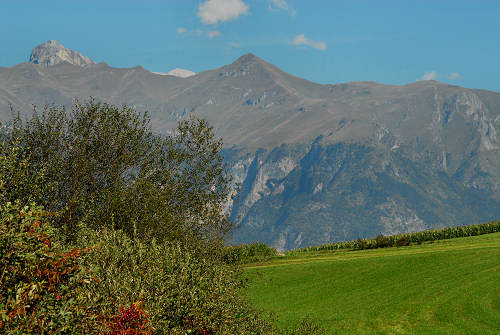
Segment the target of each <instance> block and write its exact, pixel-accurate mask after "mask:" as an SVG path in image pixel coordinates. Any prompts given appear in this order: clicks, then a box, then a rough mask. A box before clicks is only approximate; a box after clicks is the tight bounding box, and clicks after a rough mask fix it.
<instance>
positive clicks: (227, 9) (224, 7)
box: [198, 0, 248, 24]
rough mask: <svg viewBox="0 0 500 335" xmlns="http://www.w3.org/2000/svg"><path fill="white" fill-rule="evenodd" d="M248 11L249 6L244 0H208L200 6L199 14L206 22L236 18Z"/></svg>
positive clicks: (215, 22)
mask: <svg viewBox="0 0 500 335" xmlns="http://www.w3.org/2000/svg"><path fill="white" fill-rule="evenodd" d="M246 13H248V6H247V5H246V4H245V3H244V2H243V1H242V0H207V1H205V2H204V3H202V4H200V6H199V7H198V16H199V17H200V18H201V22H203V23H206V24H217V23H219V22H226V21H230V20H234V19H236V18H237V17H238V16H240V15H242V14H246Z"/></svg>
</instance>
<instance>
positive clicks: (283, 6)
mask: <svg viewBox="0 0 500 335" xmlns="http://www.w3.org/2000/svg"><path fill="white" fill-rule="evenodd" d="M267 2H268V6H267V8H268V9H269V10H271V11H275V10H283V11H286V12H288V13H289V14H290V15H291V16H295V15H296V14H297V12H296V11H295V9H294V8H293V7H292V6H290V5H289V4H288V3H287V2H286V0H267Z"/></svg>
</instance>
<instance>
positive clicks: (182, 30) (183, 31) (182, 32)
mask: <svg viewBox="0 0 500 335" xmlns="http://www.w3.org/2000/svg"><path fill="white" fill-rule="evenodd" d="M186 32H187V30H186V28H182V27H179V28H177V34H184V33H186Z"/></svg>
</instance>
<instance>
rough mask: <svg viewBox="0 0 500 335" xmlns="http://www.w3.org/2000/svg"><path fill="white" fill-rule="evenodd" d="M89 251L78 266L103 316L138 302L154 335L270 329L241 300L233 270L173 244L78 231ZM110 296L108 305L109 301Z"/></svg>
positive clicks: (263, 331)
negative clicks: (87, 275)
mask: <svg viewBox="0 0 500 335" xmlns="http://www.w3.org/2000/svg"><path fill="white" fill-rule="evenodd" d="M81 231H82V232H85V233H82V235H81V236H80V237H79V240H80V241H81V243H82V244H83V245H86V244H87V243H91V244H92V245H93V246H94V248H93V250H94V252H92V253H89V254H87V255H86V256H85V257H84V258H83V265H84V266H85V267H88V268H89V269H90V270H91V272H92V273H95V274H96V278H97V281H96V282H93V283H92V284H91V285H90V286H88V289H87V293H86V294H87V298H88V299H89V301H93V302H95V303H97V304H99V305H100V306H101V308H102V309H103V310H104V311H106V312H105V314H113V313H114V314H116V312H117V311H116V307H115V306H129V305H130V304H133V303H135V302H142V303H143V308H144V310H145V312H146V313H147V314H148V315H149V316H150V320H151V324H152V327H153V328H154V330H155V334H187V333H193V334H196V332H202V331H205V332H206V334H267V333H270V331H272V329H273V328H272V327H271V326H270V325H269V323H268V322H267V321H265V319H263V318H262V317H261V316H260V314H259V313H258V312H257V311H255V310H254V309H252V308H251V307H250V305H249V303H248V302H247V301H246V300H245V299H244V298H243V297H242V294H241V293H242V292H241V289H242V288H243V280H242V279H241V277H240V272H239V270H238V269H237V268H235V267H234V266H229V265H227V264H224V263H222V262H217V261H214V260H213V259H209V258H205V257H203V256H200V255H198V254H197V253H196V252H195V251H193V250H192V248H189V247H188V246H185V245H183V244H182V243H179V242H168V241H163V242H161V243H158V242H157V241H156V240H154V239H153V240H151V241H150V242H143V241H141V240H139V239H132V238H130V237H129V236H128V235H127V234H125V233H124V232H121V231H117V230H108V229H105V228H104V229H102V230H101V231H98V232H96V231H93V230H85V229H82V230H81ZM109 297H112V298H113V300H112V301H111V300H109Z"/></svg>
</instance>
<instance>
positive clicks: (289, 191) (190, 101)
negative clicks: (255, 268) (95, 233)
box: [0, 54, 500, 250]
mask: <svg viewBox="0 0 500 335" xmlns="http://www.w3.org/2000/svg"><path fill="white" fill-rule="evenodd" d="M89 96H93V97H95V98H96V99H98V100H105V101H108V102H110V103H114V104H118V105H121V104H123V103H126V104H129V105H131V106H133V107H135V108H136V109H137V110H139V111H144V110H148V111H149V114H150V116H151V119H152V126H153V129H154V131H156V132H159V133H168V132H169V131H171V129H173V128H174V127H175V125H176V124H177V122H178V121H179V120H182V119H184V118H186V117H188V116H189V115H191V114H194V115H197V116H199V117H204V118H206V119H207V120H208V121H209V122H210V124H212V125H213V126H214V129H215V131H216V134H217V135H218V136H222V138H223V140H224V145H225V146H224V153H225V155H226V158H227V161H228V162H229V164H230V166H231V171H232V174H233V175H234V177H235V182H237V183H238V184H240V191H239V193H238V194H239V196H238V199H237V201H236V202H235V203H232V202H229V203H228V208H229V209H230V211H231V216H232V218H233V219H234V221H236V222H237V223H238V224H240V226H241V228H240V229H238V230H236V231H235V233H234V237H233V239H234V242H237V243H241V242H252V241H255V240H261V241H264V242H266V243H268V244H269V245H272V246H274V247H276V248H278V249H280V250H286V249H291V248H297V247H305V246H308V245H313V244H322V243H329V242H334V241H338V240H342V239H344V240H345V239H356V238H358V237H371V236H375V235H378V234H380V233H383V234H394V233H404V232H411V231H416V230H422V229H427V228H440V227H445V226H449V225H452V224H457V223H463V224H467V223H471V222H480V221H490V220H493V219H498V217H500V137H499V134H498V130H497V129H500V93H498V92H493V91H488V90H476V89H467V88H463V87H460V86H455V85H449V84H446V83H440V82H437V81H419V82H414V83H409V84H406V85H400V86H396V85H385V84H380V83H376V82H369V81H365V82H363V81H361V82H350V83H339V84H317V83H313V82H310V81H307V80H305V79H301V78H299V77H296V76H293V75H289V74H287V73H286V72H284V71H282V70H280V69H279V68H278V67H276V66H274V65H272V64H270V63H268V62H266V61H265V60H263V59H261V58H259V57H257V56H255V55H254V54H246V55H242V56H241V57H239V58H238V59H236V60H235V61H234V62H232V63H231V64H228V65H225V66H222V67H220V68H217V69H213V70H207V71H203V72H200V73H197V74H195V75H193V76H190V77H188V78H178V77H174V76H159V75H156V74H154V73H151V72H149V71H147V70H145V69H144V68H142V67H140V66H137V67H134V68H114V67H111V66H109V65H107V64H106V63H99V64H89V65H87V66H85V67H81V66H76V65H72V64H70V63H67V62H61V63H58V64H54V65H53V66H50V67H42V66H39V65H36V64H30V63H23V64H19V65H17V66H14V67H10V68H0V119H3V120H6V119H7V118H8V117H9V116H10V109H9V103H11V104H12V105H13V107H14V108H15V109H16V110H19V111H20V112H21V114H24V115H29V113H30V112H31V111H32V107H31V104H35V105H37V106H43V105H45V104H47V103H48V104H55V105H65V106H68V107H70V106H71V104H72V101H73V99H74V98H80V99H85V98H87V97H89Z"/></svg>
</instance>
